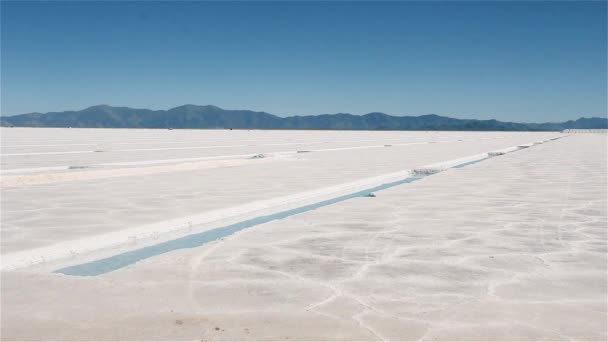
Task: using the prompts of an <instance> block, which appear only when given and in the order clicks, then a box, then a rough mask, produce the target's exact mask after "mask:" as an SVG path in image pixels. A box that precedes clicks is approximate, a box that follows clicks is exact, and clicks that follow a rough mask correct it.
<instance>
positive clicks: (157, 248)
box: [55, 165, 464, 276]
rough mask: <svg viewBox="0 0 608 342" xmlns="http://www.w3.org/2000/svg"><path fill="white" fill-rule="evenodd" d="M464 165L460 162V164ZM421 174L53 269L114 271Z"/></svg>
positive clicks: (91, 272) (69, 272) (83, 272)
mask: <svg viewBox="0 0 608 342" xmlns="http://www.w3.org/2000/svg"><path fill="white" fill-rule="evenodd" d="M463 166H464V165H463ZM421 178H422V177H408V178H405V179H402V180H399V181H396V182H391V183H386V184H382V185H379V186H376V187H373V188H370V189H366V190H363V191H359V192H355V193H352V194H348V195H344V196H339V197H336V198H332V199H329V200H326V201H322V202H318V203H315V204H310V205H306V206H302V207H299V208H295V209H291V210H286V211H283V212H280V213H276V214H272V215H267V216H260V217H256V218H254V219H250V220H246V221H242V222H239V223H235V224H231V225H228V226H225V227H220V228H215V229H212V230H208V231H205V232H202V233H197V234H191V235H187V236H184V237H181V238H178V239H175V240H171V241H167V242H162V243H159V244H156V245H153V246H148V247H143V248H139V249H136V250H133V251H129V252H125V253H121V254H117V255H114V256H111V257H108V258H104V259H99V260H95V261H91V262H87V263H84V264H80V265H74V266H69V267H65V268H61V269H58V270H56V271H55V272H56V273H63V274H67V275H74V276H96V275H100V274H104V273H108V272H111V271H115V270H117V269H120V268H123V267H125V266H128V265H131V264H134V263H136V262H138V261H140V260H143V259H146V258H150V257H153V256H156V255H160V254H163V253H167V252H171V251H174V250H176V249H183V248H194V247H199V246H202V245H204V244H206V243H208V242H211V241H214V240H217V239H220V238H222V237H225V236H228V235H231V234H233V233H236V232H238V231H240V230H242V229H245V228H249V227H253V226H256V225H258V224H262V223H266V222H270V221H274V220H280V219H283V218H286V217H289V216H292V215H296V214H300V213H303V212H306V211H310V210H314V209H317V208H320V207H324V206H326V205H330V204H334V203H338V202H342V201H346V200H349V199H351V198H356V197H368V196H369V195H370V193H372V192H375V191H380V190H384V189H387V188H391V187H394V186H397V185H401V184H406V183H411V182H414V181H416V180H419V179H421Z"/></svg>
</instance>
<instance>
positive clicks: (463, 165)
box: [451, 157, 489, 169]
mask: <svg viewBox="0 0 608 342" xmlns="http://www.w3.org/2000/svg"><path fill="white" fill-rule="evenodd" d="M488 158H489V157H485V158H483V159H478V160H473V161H470V162H466V163H462V164H458V165H454V166H452V167H451V169H460V168H463V167H465V166H469V165H473V164H477V163H479V162H481V161H484V160H486V159H488Z"/></svg>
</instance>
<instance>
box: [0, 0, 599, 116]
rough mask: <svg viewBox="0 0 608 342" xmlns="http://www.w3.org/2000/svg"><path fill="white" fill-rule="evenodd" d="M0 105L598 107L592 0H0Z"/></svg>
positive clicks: (443, 109) (527, 111)
mask: <svg viewBox="0 0 608 342" xmlns="http://www.w3.org/2000/svg"><path fill="white" fill-rule="evenodd" d="M1 12H2V13H1V16H2V18H1V19H2V23H1V25H2V33H1V35H2V36H1V38H2V43H1V44H2V46H1V48H2V51H1V62H2V70H1V71H2V74H1V86H2V89H1V93H2V103H1V113H2V115H14V114H21V113H27V112H34V111H37V112H48V111H61V110H72V109H82V108H85V107H88V106H91V105H96V104H110V105H114V106H129V107H135V108H150V109H168V108H171V107H175V106H179V105H182V104H201V105H204V104H213V105H217V106H220V107H223V108H228V109H252V110H260V111H267V112H270V113H273V114H277V115H281V116H287V115H306V114H322V113H336V112H348V113H353V114H364V113H368V112H373V111H380V112H385V113H388V114H392V115H422V114H429V113H434V114H440V115H447V116H452V117H459V118H481V119H488V118H496V119H499V120H507V121H527V122H530V121H561V120H567V119H575V118H578V117H580V116H605V115H606V112H607V108H606V107H607V85H606V82H607V79H606V78H607V77H606V72H607V70H606V64H607V53H606V50H607V33H606V30H607V28H606V25H607V23H606V12H607V5H606V2H605V1H596V2H586V1H572V2H548V1H542V2H531V1H510V2H497V1H487V2H456V1H453V2H382V3H378V2H374V3H372V2H173V3H169V2H88V1H74V2H7V1H2V2H1Z"/></svg>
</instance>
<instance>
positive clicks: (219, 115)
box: [0, 105, 608, 131]
mask: <svg viewBox="0 0 608 342" xmlns="http://www.w3.org/2000/svg"><path fill="white" fill-rule="evenodd" d="M0 125H2V126H16V127H93V128H176V129H177V128H188V129H196V128H235V129H331V130H445V131H561V130H563V129H571V128H579V129H601V128H604V129H605V128H608V119H606V118H598V117H592V118H580V119H577V120H574V121H573V120H570V121H565V122H557V123H516V122H502V121H497V120H473V119H455V118H449V117H445V116H440V115H435V114H428V115H421V116H391V115H388V114H384V113H369V114H365V115H353V114H344V113H339V114H321V115H309V116H290V117H279V116H276V115H273V114H269V113H266V112H255V111H250V110H227V109H222V108H219V107H216V106H209V105H208V106H197V105H183V106H179V107H175V108H172V109H169V110H149V109H133V108H128V107H112V106H108V105H98V106H92V107H89V108H86V109H83V110H79V111H64V112H49V113H45V114H41V113H29V114H21V115H14V116H3V117H0Z"/></svg>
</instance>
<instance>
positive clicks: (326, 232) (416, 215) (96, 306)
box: [0, 131, 608, 341]
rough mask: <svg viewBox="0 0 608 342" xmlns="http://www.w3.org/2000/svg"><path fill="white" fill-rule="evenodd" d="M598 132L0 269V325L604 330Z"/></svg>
mask: <svg viewBox="0 0 608 342" xmlns="http://www.w3.org/2000/svg"><path fill="white" fill-rule="evenodd" d="M173 132H175V131H173ZM528 141H531V140H528ZM522 142H523V141H519V142H516V143H515V144H519V143H522ZM606 142H607V141H606V137H598V136H590V135H587V136H570V137H568V138H566V139H561V140H558V141H554V142H551V143H547V144H542V145H538V146H534V147H533V148H528V149H525V150H522V151H520V152H518V153H509V154H507V155H504V156H501V157H500V158H493V159H492V160H490V161H488V162H485V163H479V164H477V165H475V166H474V167H464V168H461V169H458V170H447V171H446V172H442V173H441V174H439V175H436V176H433V177H428V178H426V179H425V180H424V181H420V182H414V183H412V184H410V185H407V186H405V187H393V188H391V189H386V190H384V191H382V192H381V193H379V196H378V197H376V198H354V199H352V200H349V201H343V202H340V203H335V204H334V205H331V206H325V207H323V208H318V209H317V210H314V211H309V212H305V213H301V214H300V215H296V216H291V217H286V218H284V219H282V220H275V221H271V222H267V223H264V224H260V225H258V226H256V227H255V228H254V229H246V230H242V231H240V232H237V233H235V234H233V235H231V236H228V237H226V238H224V239H223V240H222V241H216V242H212V243H209V244H206V245H203V246H201V247H197V248H188V249H181V250H176V251H174V252H172V253H165V254H162V255H158V256H157V257H154V258H148V259H145V260H141V261H140V262H138V263H137V264H133V265H130V266H128V267H124V268H122V269H119V270H116V271H114V272H110V273H106V274H101V275H98V276H96V277H72V276H66V275H63V274H58V273H50V272H36V271H30V270H22V271H18V272H15V271H11V272H2V283H1V286H2V298H1V299H0V300H1V301H2V313H3V314H2V335H3V336H2V337H3V340H195V339H196V340H205V341H220V340H221V341H227V340H231V341H243V340H265V341H268V340H273V341H276V340H286V339H289V340H292V341H293V340H298V341H305V340H308V341H310V340H324V341H329V340H333V341H354V340H356V341H371V340H379V341H380V340H450V341H454V340H477V341H479V340H484V341H488V340H499V341H516V340H517V341H530V340H550V341H557V340H587V341H602V340H606V339H607V337H608V336H607V334H606V331H607V330H608V329H607V328H608V327H607V325H606V318H607V307H606V301H605V299H606V296H607V289H606V282H605V279H606V276H607V273H606V269H607V267H606V266H607V259H606V258H607V257H606V253H607V247H606V246H607V235H606V230H607V225H608V220H607V210H606V208H607V206H606V205H607V204H608V199H607V194H606V188H607V185H608V183H607V181H608V180H607V174H606V166H607V163H606V162H607V160H606V156H607V154H606V146H607V144H606ZM515 144H506V145H504V146H510V145H515ZM436 145H440V144H433V146H436ZM504 146H503V147H504ZM442 148H445V147H442ZM494 148H499V147H494ZM386 150H392V148H391V149H386ZM485 150H486V151H487V150H488V149H485ZM434 152H437V151H434ZM400 153H403V151H400ZM470 153H478V152H473V151H472V152H469V153H467V154H470ZM313 155H316V154H311V156H313ZM316 157H317V156H315V158H316ZM333 157H334V158H335V156H333ZM422 157H424V156H422ZM362 160H365V161H366V166H371V165H372V163H369V159H362ZM432 162H433V161H428V162H426V163H425V164H422V165H426V164H427V163H432ZM70 164H72V165H73V163H70ZM87 165H88V163H87ZM419 165H420V164H419ZM272 166H273V167H274V166H275V165H272ZM224 172H225V171H224ZM247 176H248V177H250V176H251V175H250V174H248V175H247ZM65 186H66V185H65V184H63V187H65ZM32 188H40V189H41V190H45V189H46V188H45V186H38V185H37V186H35V187H32ZM69 189H70V190H72V189H73V188H69ZM25 190H28V189H27V188H20V189H19V191H21V192H23V191H25ZM22 206H23V208H22V209H28V207H27V206H25V205H22ZM102 214H104V213H102V212H100V213H99V214H98V215H101V216H100V217H103V215H102ZM33 215H35V213H32V214H29V212H28V214H27V215H24V216H33ZM11 223H14V222H13V221H11ZM24 294H26V295H24Z"/></svg>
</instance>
